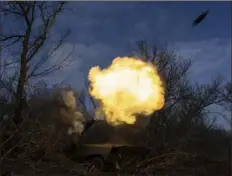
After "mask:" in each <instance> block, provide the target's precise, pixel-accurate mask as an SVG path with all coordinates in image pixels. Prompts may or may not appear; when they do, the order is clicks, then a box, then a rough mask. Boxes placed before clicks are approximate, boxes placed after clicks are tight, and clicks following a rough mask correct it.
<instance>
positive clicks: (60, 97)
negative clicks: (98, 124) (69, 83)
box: [28, 88, 85, 135]
mask: <svg viewBox="0 0 232 176" xmlns="http://www.w3.org/2000/svg"><path fill="white" fill-rule="evenodd" d="M77 96H78V95H77V93H75V92H74V91H73V90H72V89H69V88H59V89H56V90H55V91H53V92H52V93H50V94H49V93H47V94H45V95H43V96H39V97H38V96H36V97H33V98H32V99H30V100H29V101H28V103H29V106H30V110H31V111H32V113H34V114H35V115H36V114H38V113H42V114H41V117H40V119H41V122H42V123H43V122H45V124H47V122H48V123H49V124H53V125H55V126H56V129H57V130H61V129H60V128H64V129H65V130H66V132H67V133H68V134H69V135H73V134H78V135H81V133H82V132H83V130H84V121H85V117H84V115H83V113H82V112H81V110H80V109H79V108H78V104H77V101H76V98H77Z"/></svg>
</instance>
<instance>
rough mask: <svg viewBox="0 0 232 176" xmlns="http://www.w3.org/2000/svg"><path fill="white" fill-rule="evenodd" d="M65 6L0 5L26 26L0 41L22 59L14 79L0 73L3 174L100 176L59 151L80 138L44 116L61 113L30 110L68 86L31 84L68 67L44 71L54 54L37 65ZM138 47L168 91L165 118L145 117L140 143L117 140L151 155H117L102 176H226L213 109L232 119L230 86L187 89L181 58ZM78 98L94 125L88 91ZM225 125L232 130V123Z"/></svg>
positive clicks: (225, 148)
mask: <svg viewBox="0 0 232 176" xmlns="http://www.w3.org/2000/svg"><path fill="white" fill-rule="evenodd" d="M64 5H65V3H64V2H59V3H58V2H56V3H55V2H54V3H51V4H50V3H49V2H5V3H4V4H3V9H2V10H3V11H4V13H6V14H8V15H15V16H16V17H17V18H20V19H23V23H25V24H26V28H25V30H24V31H23V33H22V34H21V33H20V34H19V33H10V34H8V33H6V34H4V35H1V36H0V41H1V44H2V46H3V49H2V50H4V47H5V46H6V47H7V48H13V45H17V46H20V51H19V52H17V54H16V55H15V58H16V60H14V61H13V62H14V63H18V64H19V65H17V66H18V67H16V68H15V70H13V71H12V72H13V74H10V75H7V74H6V72H7V71H8V70H9V68H8V66H9V64H10V65H11V64H14V63H8V64H5V65H0V67H1V68H0V71H1V70H2V72H1V75H0V120H1V122H0V140H1V142H0V148H1V155H0V164H1V173H2V174H3V173H6V172H10V171H13V172H15V173H20V174H22V175H27V174H28V175H32V174H38V175H42V174H45V175H62V174H63V175H68V174H70V175H72V174H74V175H91V174H93V175H94V174H95V175H96V174H97V173H93V172H94V170H93V169H92V168H90V167H86V166H85V165H84V164H80V163H77V162H75V161H72V160H70V159H69V158H67V157H66V156H65V155H64V153H63V148H64V146H65V145H66V144H68V143H70V141H75V140H76V138H78V136H69V135H68V134H67V133H66V131H65V130H66V128H67V127H66V126H65V124H63V123H62V122H60V121H54V120H52V119H50V116H49V115H47V114H46V113H45V111H47V109H52V108H54V111H56V110H57V111H58V110H60V109H58V105H57V106H55V105H54V107H44V109H39V110H40V111H37V110H35V109H37V108H38V107H43V106H42V105H41V102H42V104H43V101H44V100H41V98H43V97H44V98H46V97H47V96H49V95H50V94H51V92H54V91H55V90H57V88H63V87H67V86H66V85H63V84H57V85H53V87H50V86H49V84H48V83H46V82H45V81H40V82H37V84H34V85H33V86H30V85H31V84H30V80H33V79H35V78H37V77H40V76H46V75H47V74H50V73H51V72H53V71H55V70H58V69H59V68H61V67H62V66H63V62H64V61H66V60H67V58H64V60H62V61H61V62H60V63H57V64H55V65H54V66H51V67H49V68H42V66H41V65H43V64H44V63H45V62H46V61H47V60H48V59H49V58H50V56H51V54H52V53H48V54H47V55H46V56H44V57H41V58H42V59H38V58H37V57H36V56H37V55H38V51H39V50H42V46H43V45H44V43H45V42H46V41H47V40H49V38H48V37H47V36H48V31H49V29H50V28H51V27H52V26H53V23H54V20H55V18H56V15H58V14H59V13H62V11H63V8H64ZM35 9H37V10H38V11H39V12H40V13H41V14H40V17H41V18H42V21H43V27H42V28H41V34H39V35H38V36H33V35H34V34H33V35H32V33H33V31H32V25H33V22H34V18H35V17H34V11H35ZM46 10H47V12H46ZM48 12H49V13H48ZM45 14H46V15H47V16H46V15H45ZM25 32H26V33H25ZM24 34H25V35H24ZM66 36H67V33H65V35H62V37H61V39H60V40H59V42H58V44H57V45H56V47H55V48H54V50H52V52H54V51H55V50H57V49H58V48H59V46H60V45H61V44H62V43H63V42H64V40H65V38H66ZM7 42H9V43H7ZM137 46H138V50H137V54H138V55H140V58H141V59H143V60H144V61H146V62H151V63H152V64H154V65H155V66H156V67H157V69H158V71H159V74H160V75H161V77H162V80H163V82H164V85H165V100H166V102H165V106H164V108H163V109H162V110H160V111H157V112H154V113H153V114H152V115H151V116H150V117H149V119H150V123H149V125H148V126H147V128H146V129H145V130H143V131H141V132H140V133H139V134H138V135H137V136H135V137H132V136H130V135H128V134H125V133H122V135H123V138H124V139H125V140H133V142H134V143H136V144H138V145H139V144H143V146H146V147H147V148H150V149H151V150H150V152H147V153H145V154H144V155H143V156H139V155H136V154H134V153H133V154H132V155H130V149H129V150H126V151H123V150H122V151H121V152H118V153H117V154H118V155H119V153H121V155H120V157H118V159H117V160H116V159H115V160H114V165H111V166H108V168H107V170H108V171H109V172H114V173H116V172H117V173H118V174H120V173H121V174H122V175H126V174H127V173H128V174H130V175H149V174H153V175H155V173H156V174H157V175H178V176H179V175H212V176H213V175H215V176H220V175H229V171H230V167H229V161H230V160H231V145H230V137H231V134H230V133H229V132H228V131H226V130H225V129H223V128H219V127H217V125H216V123H215V118H224V114H219V113H215V112H214V110H212V106H213V105H218V106H222V107H224V108H225V111H231V109H230V108H231V102H232V98H231V90H232V89H231V83H224V81H223V79H221V78H220V77H217V78H215V79H213V80H211V82H210V83H205V84H201V85H200V84H198V83H196V82H192V81H190V80H189V78H188V75H189V72H188V71H189V69H190V68H191V61H190V60H189V59H187V58H179V57H178V56H177V55H176V54H175V52H173V51H170V50H168V49H166V47H163V48H162V47H161V46H160V45H159V44H156V45H155V46H154V47H152V48H150V47H149V46H147V43H146V42H145V41H140V42H138V43H137ZM12 50H13V49H12ZM9 51H10V50H8V52H9ZM68 54H69V53H67V55H68ZM129 54H130V53H129ZM33 59H35V61H38V62H35V63H38V65H35V66H34V68H33V67H32V66H30V62H31V60H33ZM41 68H42V69H41ZM40 69H41V70H40ZM41 80H42V79H41ZM77 81H78V80H77ZM25 87H26V88H25ZM76 96H77V97H76V98H77V100H78V103H79V105H80V106H81V111H83V112H85V113H86V114H85V115H88V116H89V117H91V115H90V114H92V112H93V111H94V108H95V107H96V106H97V103H96V102H94V100H93V99H91V97H88V96H89V94H88V84H86V90H83V91H82V92H77V95H76ZM86 98H90V100H91V102H92V103H93V105H92V106H91V107H92V110H90V112H89V113H88V112H86V111H87V109H86V101H85V100H86ZM33 100H35V101H33ZM40 100H41V102H40ZM46 108H47V109H46ZM225 118H226V117H225ZM227 120H228V121H229V122H231V119H227ZM54 122H55V123H54ZM54 129H55V130H54ZM106 133H107V132H106ZM74 138H75V139H74ZM131 138H133V139H131ZM75 142H76V141H75ZM116 158H117V157H116ZM100 175H103V173H101V174H100ZM106 175H107V173H106ZM108 175H112V173H110V174H109V173H108Z"/></svg>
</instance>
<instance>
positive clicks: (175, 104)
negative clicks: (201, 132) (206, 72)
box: [138, 41, 222, 145]
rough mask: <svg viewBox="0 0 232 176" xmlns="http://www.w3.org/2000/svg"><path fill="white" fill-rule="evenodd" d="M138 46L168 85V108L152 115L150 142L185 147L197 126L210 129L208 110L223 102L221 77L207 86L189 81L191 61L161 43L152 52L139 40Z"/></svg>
mask: <svg viewBox="0 0 232 176" xmlns="http://www.w3.org/2000/svg"><path fill="white" fill-rule="evenodd" d="M138 47H139V54H140V55H141V57H142V58H143V59H144V60H145V61H148V62H151V63H153V64H154V65H155V66H156V67H157V69H158V72H159V74H160V76H161V77H162V80H163V82H164V86H165V106H164V108H163V109H162V110H160V111H157V112H155V113H154V114H152V115H151V120H150V126H149V128H148V133H149V136H150V135H151V136H150V137H149V138H150V139H151V140H150V142H151V143H153V144H157V143H159V144H162V145H168V143H170V142H175V143H178V145H179V144H180V143H182V144H184V143H186V140H187V139H190V138H191V137H190V136H191V135H193V133H195V132H196V129H195V128H196V127H197V126H199V125H204V126H207V125H208V127H207V128H210V127H211V126H212V124H207V123H208V121H207V117H208V116H209V115H211V114H210V113H211V111H209V107H210V106H211V105H213V104H215V103H218V101H220V100H219V93H218V91H219V89H220V86H221V83H222V80H221V79H220V78H219V77H218V78H216V79H215V80H212V82H211V83H208V84H205V85H198V84H197V83H194V82H190V81H189V79H188V71H189V69H190V67H191V60H190V59H188V58H178V57H177V56H176V55H175V53H174V52H172V51H170V50H168V49H166V47H163V48H162V47H160V46H159V44H157V45H155V46H154V47H153V48H152V50H150V49H149V47H148V46H147V43H146V42H145V41H140V42H138ZM174 131H175V132H174ZM157 135H158V136H160V137H161V138H160V140H161V141H160V142H158V141H157V138H156V140H154V136H157ZM173 135H176V136H173ZM177 139H178V140H177Z"/></svg>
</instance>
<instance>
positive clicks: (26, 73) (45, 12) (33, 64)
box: [0, 1, 69, 123]
mask: <svg viewBox="0 0 232 176" xmlns="http://www.w3.org/2000/svg"><path fill="white" fill-rule="evenodd" d="M65 4H66V2H63V1H61V2H45V1H43V2H37V1H33V2H19V1H17V2H16V1H15V2H4V3H2V9H1V12H2V13H3V14H4V15H5V17H4V24H7V20H8V21H11V22H12V21H13V19H16V21H14V22H15V25H16V27H17V30H13V31H12V30H10V27H9V29H5V31H3V32H4V33H3V34H1V36H0V42H1V43H2V45H3V48H4V49H5V48H11V49H12V48H13V49H15V46H16V48H18V50H17V51H16V54H15V56H18V57H15V58H16V59H15V60H14V62H17V63H18V65H19V73H18V74H19V76H18V79H17V87H16V91H15V103H16V110H15V118H14V121H15V123H18V122H19V121H21V118H22V117H21V116H22V115H21V110H22V97H23V94H24V92H25V85H26V83H27V82H28V80H29V79H31V78H37V77H41V76H46V75H48V74H50V73H52V72H54V71H56V70H57V69H60V68H61V67H62V66H63V64H64V63H65V61H67V58H68V56H69V55H67V57H66V58H64V59H63V60H61V61H59V62H58V63H55V64H54V65H49V64H48V60H49V59H50V58H51V57H52V56H53V54H54V53H55V51H56V50H57V49H58V48H59V47H60V46H61V45H62V44H64V43H65V39H66V38H67V36H68V34H69V31H66V32H65V33H64V34H62V35H61V37H60V38H59V39H58V41H56V42H55V44H54V43H52V44H51V43H50V45H52V46H53V47H52V48H51V50H49V51H47V53H46V54H44V53H42V50H43V49H45V48H44V46H45V45H46V43H48V41H52V38H55V36H54V35H53V34H52V33H51V32H50V31H51V29H52V28H53V26H54V24H55V21H56V18H57V17H58V15H59V14H61V13H62V12H63V11H64V6H65ZM7 17H8V18H7ZM38 21H39V22H38ZM38 23H40V25H39V26H36V25H38ZM8 24H9V23H8ZM5 26H7V25H5ZM14 27H15V26H14ZM5 28H6V27H5ZM13 49H12V50H13ZM12 50H11V51H12ZM41 53H42V54H41ZM38 56H39V57H38ZM47 65H49V66H48V67H46V66H47Z"/></svg>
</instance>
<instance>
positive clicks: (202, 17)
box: [192, 10, 209, 27]
mask: <svg viewBox="0 0 232 176" xmlns="http://www.w3.org/2000/svg"><path fill="white" fill-rule="evenodd" d="M208 13H209V10H207V11H205V12H203V13H201V14H200V15H199V16H198V17H197V18H196V19H195V20H194V21H193V24H192V26H193V27H194V26H197V25H198V24H199V23H201V22H202V21H203V20H204V19H205V17H206V16H207V15H208Z"/></svg>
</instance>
